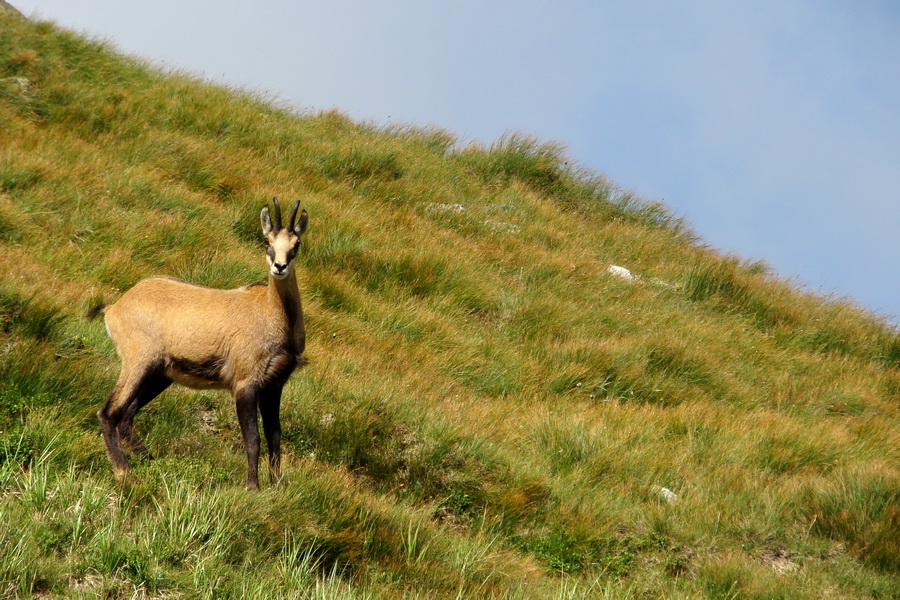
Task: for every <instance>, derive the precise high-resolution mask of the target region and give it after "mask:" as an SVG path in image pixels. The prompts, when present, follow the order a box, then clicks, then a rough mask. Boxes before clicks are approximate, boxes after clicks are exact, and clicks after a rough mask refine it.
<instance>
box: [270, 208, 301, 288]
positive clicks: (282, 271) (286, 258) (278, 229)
mask: <svg viewBox="0 0 900 600" xmlns="http://www.w3.org/2000/svg"><path fill="white" fill-rule="evenodd" d="M272 204H273V205H274V207H275V222H274V224H273V223H272V219H271V218H269V207H268V206H266V207H263V209H262V213H260V215H259V220H260V223H261V224H262V231H263V237H264V239H265V244H266V262H268V263H269V273H270V274H271V275H272V277H274V278H275V279H284V278H285V277H287V276H288V275H289V274H290V273H291V270H292V269H293V268H294V258H295V257H296V256H297V251H298V250H299V249H300V238H302V237H303V233H304V232H305V231H306V224H307V223H308V222H309V215H308V214H307V213H306V209H304V210H303V211H302V212H301V213H300V221H299V222H296V221H297V209H299V208H300V201H299V200H298V201H297V204H295V205H294V210H292V211H291V220H290V224H289V225H288V226H287V227H286V228H285V227H282V225H281V207H280V206H279V205H278V198H272Z"/></svg>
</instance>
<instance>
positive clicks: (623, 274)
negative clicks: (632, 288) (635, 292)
mask: <svg viewBox="0 0 900 600" xmlns="http://www.w3.org/2000/svg"><path fill="white" fill-rule="evenodd" d="M606 272H607V273H609V274H610V275H612V276H614V277H618V278H619V279H624V280H625V281H634V280H635V279H636V277H635V276H634V275H632V274H631V271H629V270H628V269H626V268H625V267H619V266H616V265H609V268H608V269H606Z"/></svg>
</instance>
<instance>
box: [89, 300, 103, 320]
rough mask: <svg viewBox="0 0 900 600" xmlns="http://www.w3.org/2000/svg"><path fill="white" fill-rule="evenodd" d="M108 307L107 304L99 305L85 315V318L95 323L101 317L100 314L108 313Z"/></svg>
mask: <svg viewBox="0 0 900 600" xmlns="http://www.w3.org/2000/svg"><path fill="white" fill-rule="evenodd" d="M106 306H107V305H106V304H98V305H97V306H95V307H94V308H92V309H91V310H89V311H87V312H86V313H84V318H85V319H87V320H88V321H93V320H94V319H96V318H97V317H98V316H100V313H102V312H105V311H106Z"/></svg>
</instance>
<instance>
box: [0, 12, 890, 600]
mask: <svg viewBox="0 0 900 600" xmlns="http://www.w3.org/2000/svg"><path fill="white" fill-rule="evenodd" d="M0 25H2V27H3V32H4V33H3V35H2V36H0V265H2V281H0V596H10V597H31V596H37V597H75V598H91V597H97V596H103V597H127V598H144V597H146V598H149V597H197V598H246V597H264V596H265V597H272V596H277V597H285V598H397V597H410V598H414V597H421V598H426V597H427V598H433V597H437V598H471V597H508V598H638V597H660V598H685V597H686V598H722V597H728V598H770V597H771V598H777V597H784V598H819V597H835V598H850V597H892V596H896V595H897V594H898V593H900V591H898V590H900V588H898V586H897V583H896V582H897V578H896V574H897V571H898V568H900V566H898V556H900V549H898V547H897V535H896V532H897V530H898V527H900V524H898V512H897V509H896V506H897V504H898V502H900V498H898V495H897V490H898V489H900V485H898V479H897V477H898V476H897V469H896V465H897V464H900V445H898V444H897V431H898V429H897V427H898V404H897V402H896V400H897V398H898V397H900V343H898V339H900V338H898V332H897V331H896V330H895V329H892V328H890V327H888V326H887V325H886V324H885V323H883V322H881V321H880V320H878V319H877V318H875V317H873V316H872V315H870V314H868V313H866V312H865V311H864V310H861V309H860V308H858V307H856V306H854V305H853V304H852V303H851V302H849V301H846V300H842V299H834V298H823V297H820V296H818V295H815V294H809V293H806V292H804V291H803V290H801V289H798V287H797V285H796V284H795V283H794V282H790V281H784V280H781V279H779V278H778V277H776V276H774V275H773V274H771V273H770V272H768V270H767V269H766V268H765V266H764V265H760V264H751V263H747V262H746V261H742V260H740V259H736V258H734V257H721V256H718V255H716V254H715V253H713V252H711V251H709V250H708V249H706V248H704V247H703V246H701V245H698V243H697V240H695V239H694V237H693V235H692V234H691V233H690V231H689V229H688V228H687V227H686V226H685V224H684V223H683V222H682V221H681V220H679V219H678V218H676V217H675V216H673V215H671V214H670V213H669V212H668V211H667V210H665V208H664V207H662V206H660V205H657V204H654V203H652V202H646V201H644V200H642V199H640V198H637V197H635V196H634V195H632V194H629V193H627V192H624V191H622V190H620V189H618V188H617V187H616V186H615V185H614V184H613V183H612V182H610V181H609V180H608V179H606V178H605V177H603V176H600V175H597V174H594V173H590V172H587V171H585V170H583V169H581V168H579V167H578V166H575V165H574V163H571V162H570V161H569V159H568V158H567V157H566V156H565V152H564V149H563V148H561V147H560V146H558V145H555V144H546V143H542V142H540V141H538V140H535V139H534V138H531V137H529V136H527V135H520V134H511V135H507V136H504V137H503V138H501V139H500V140H498V141H497V142H496V143H494V144H492V145H490V146H489V147H463V146H461V145H460V144H459V142H458V140H457V139H456V138H455V137H454V136H453V135H451V134H449V133H447V132H444V131H440V130H435V129H419V128H414V127H401V128H389V129H381V128H379V127H377V126H375V125H371V124H359V123H355V122H353V121H352V120H350V119H349V118H347V117H346V116H344V115H342V114H340V113H338V112H335V111H332V112H326V113H321V114H301V113H298V112H296V111H295V110H293V109H290V108H289V107H285V106H281V105H278V104H277V103H273V102H271V101H270V100H268V99H265V98H259V97H257V96H254V95H253V94H248V93H245V92H241V91H236V90H229V89H225V88H221V87H216V86H212V85H210V84H207V83H204V82H200V81H196V80H194V79H192V78H190V77H187V76H184V75H181V74H172V73H163V72H159V71H157V70H153V69H150V68H148V67H146V66H145V65H143V64H141V63H140V62H139V61H135V60H133V59H127V58H123V57H121V56H117V55H115V54H114V53H111V52H110V51H109V50H108V48H106V47H105V46H104V45H103V44H100V43H95V42H92V41H86V40H84V39H82V38H79V37H78V36H75V35H72V34H69V33H66V32H61V31H59V30H58V29H56V28H55V27H53V26H52V25H48V24H41V23H27V22H19V21H16V20H13V19H11V18H10V17H8V16H7V15H5V14H2V13H0ZM10 77H13V78H26V79H27V80H28V81H29V86H27V90H26V89H23V88H22V87H21V86H20V85H19V84H18V83H15V82H12V83H10V82H9V81H8V78H10ZM272 196H278V197H279V198H280V199H282V200H283V201H285V200H286V201H293V200H295V199H299V200H302V202H303V205H304V207H305V208H306V209H307V210H308V211H309V213H310V220H311V225H310V231H309V235H308V236H307V238H306V239H305V240H304V248H303V250H302V253H301V257H300V260H299V265H300V267H299V268H300V272H299V274H300V286H301V294H302V297H303V299H304V308H305V314H306V319H307V326H308V332H309V344H308V348H307V355H308V358H309V365H308V366H306V367H305V368H304V369H303V370H302V371H300V372H298V373H297V374H295V376H294V377H293V379H292V380H291V381H290V383H289V384H288V386H287V387H286V389H285V400H284V405H283V410H282V417H283V423H284V434H283V436H284V452H285V466H284V471H285V476H284V480H283V481H282V482H281V483H280V484H277V485H276V484H274V483H272V482H270V481H269V479H268V477H267V472H266V469H265V468H263V470H262V482H263V490H262V491H261V492H260V493H258V494H252V493H247V492H245V491H244V490H243V489H242V487H241V485H240V481H241V479H242V476H243V470H244V468H245V466H244V461H245V459H244V457H243V453H242V448H241V441H240V433H239V427H238V424H237V418H236V416H235V411H234V407H233V406H232V404H231V401H230V399H229V398H228V397H227V395H226V394H223V393H216V392H194V391H190V390H184V389H175V388H173V389H171V390H169V391H167V392H166V393H164V394H163V395H162V396H160V397H159V398H158V399H156V400H155V401H154V402H153V403H151V404H150V405H148V406H147V407H146V408H145V409H144V410H143V411H142V412H141V413H140V415H139V416H138V419H137V424H136V427H137V429H138V430H139V432H140V434H141V435H142V437H143V438H144V439H145V440H146V442H147V444H148V446H149V448H150V450H151V451H152V452H153V454H154V455H155V456H156V457H157V458H156V460H154V461H149V462H148V461H135V468H134V471H133V477H131V478H130V479H129V480H127V481H125V482H124V483H119V482H117V481H116V480H115V479H114V478H113V476H112V473H111V472H110V469H109V465H108V461H107V458H106V452H105V449H104V446H103V442H102V439H101V438H100V436H99V431H98V426H97V422H96V416H95V415H96V411H97V409H98V408H99V406H100V405H101V404H102V402H103V400H104V398H105V397H106V395H107V394H108V393H109V391H110V389H111V388H112V385H113V383H114V382H115V379H116V376H117V373H118V363H117V360H116V356H115V351H114V348H113V345H112V343H111V341H110V340H109V338H108V337H107V335H106V332H105V330H104V328H103V326H102V324H101V323H100V322H87V321H85V320H83V318H82V316H83V314H84V313H85V311H86V310H88V309H89V308H91V307H93V306H95V305H96V304H97V303H99V302H112V301H115V299H116V298H117V297H118V296H119V295H120V294H121V293H122V292H123V291H124V290H126V289H127V288H128V287H130V286H131V285H133V284H134V283H136V282H137V281H140V280H141V279H142V278H144V277H147V276H149V275H152V274H163V275H170V276H175V277H180V278H183V279H186V280H188V281H191V282H194V283H197V284H201V285H208V286H213V287H222V288H229V287H237V286H240V285H245V284H248V283H252V282H254V281H259V280H263V279H264V277H265V263H264V259H263V255H262V251H261V247H260V240H261V236H260V232H259V210H260V207H261V206H262V205H263V204H264V203H265V202H266V201H267V200H268V199H270V198H271V197H272ZM611 264H615V265H620V266H625V267H626V268H628V269H629V270H630V271H631V272H632V273H634V274H635V275H636V276H637V278H636V279H634V280H631V281H625V280H622V279H618V278H616V277H614V276H613V275H611V274H610V273H609V272H608V267H609V266H610V265H611ZM663 488H665V489H666V490H669V491H670V493H671V494H674V500H673V499H672V497H671V496H668V495H666V494H663V493H662V491H661V490H662V489H663Z"/></svg>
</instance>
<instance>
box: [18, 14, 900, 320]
mask: <svg viewBox="0 0 900 600" xmlns="http://www.w3.org/2000/svg"><path fill="white" fill-rule="evenodd" d="M12 4H13V5H14V6H16V7H17V8H19V9H20V10H21V11H22V12H23V13H25V14H26V15H27V16H32V17H39V18H42V19H48V20H52V21H56V22H57V23H59V24H60V25H63V26H66V27H69V28H71V29H75V30H78V31H83V32H87V33H89V34H91V35H93V36H95V37H101V38H106V39H108V40H110V41H111V42H113V43H114V44H115V45H116V46H117V47H118V48H119V49H121V50H123V51H125V52H128V53H130V54H135V55H139V56H141V57H143V58H146V59H148V60H150V61H151V62H154V63H157V64H161V65H165V66H168V67H172V68H177V69H182V70H185V71H189V72H192V73H196V74H201V75H204V76H206V77H209V78H211V79H215V80H219V81H224V82H227V83H230V84H233V85H236V86H241V87H246V88H250V89H255V90H260V91H265V92H268V93H269V94H271V96H272V97H273V98H277V99H281V100H285V101H288V102H290V103H292V104H294V105H296V106H298V107H301V108H309V109H327V108H332V107H336V108H338V109H340V110H341V111H343V112H346V113H348V114H349V115H351V116H352V117H354V118H358V119H366V120H371V121H374V122H376V123H379V124H385V125H387V124H395V123H413V124H418V125H429V124H430V125H436V126H439V127H442V128H444V129H447V130H448V131H450V132H452V133H454V134H456V135H457V136H459V137H460V138H461V139H462V140H464V141H482V142H490V141H491V140H494V139H496V138H498V137H500V136H501V135H502V134H504V133H506V132H509V131H519V132H525V133H531V134H534V135H536V136H537V137H539V138H541V139H543V140H547V141H556V142H560V143H561V144H563V145H564V146H565V147H566V148H568V155H569V156H570V158H571V159H572V160H573V161H575V162H576V163H579V164H581V165H583V166H586V167H588V168H590V169H593V170H595V171H598V172H601V173H604V174H606V175H607V176H609V177H610V178H611V179H612V180H614V181H616V182H617V183H618V184H619V185H620V186H621V187H622V188H624V189H627V190H632V191H635V192H637V193H638V194H640V195H642V196H645V197H647V198H650V199H654V200H662V201H663V202H664V203H665V204H667V205H668V206H669V207H671V208H672V210H673V211H674V212H675V213H676V214H678V215H680V216H684V217H686V218H687V220H688V221H689V222H690V223H691V224H692V226H693V228H694V229H695V231H697V233H699V234H700V236H701V237H702V238H703V239H704V240H705V241H706V242H707V243H709V244H710V245H711V246H713V247H716V248H719V249H720V250H722V251H723V252H728V253H734V254H738V255H741V256H744V257H746V258H748V259H752V260H763V261H765V262H767V263H768V264H769V265H770V266H772V267H773V268H774V269H775V270H776V271H777V272H778V273H780V274H782V275H784V276H788V277H794V278H796V281H797V283H798V284H802V285H804V286H806V287H807V288H809V289H812V290H818V291H822V292H824V293H833V294H836V295H839V296H850V297H852V298H854V299H856V301H858V302H859V303H860V304H862V305H864V306H867V307H868V308H870V309H872V310H874V311H876V312H877V313H879V314H881V315H885V316H891V317H893V318H894V321H895V322H896V321H897V319H896V315H900V268H898V266H897V260H898V258H900V235H898V233H897V232H898V231H900V3H897V2H895V1H893V0H890V1H876V0H861V1H860V2H852V3H849V2H837V1H830V0H818V1H813V0H796V1H790V0H787V1H770V0H759V1H755V2H721V1H711V0H699V1H695V2H671V1H640V0H636V1H616V2H601V1H597V0H595V1H590V2H588V1H582V2H578V1H558V2H549V1H544V2H538V1H532V0H519V1H515V2H513V1H507V0H499V1H494V2H486V1H484V0H482V1H468V0H461V1H457V2H453V1H450V2H447V1H445V2H440V3H438V2H427V1H421V0H420V1H412V0H382V1H381V2H377V3H370V2H349V1H346V0H332V1H330V2H315V3H313V2H304V1H298V0H261V1H257V2H253V3H250V2H246V1H243V2H233V1H231V0H217V1H211V0H197V1H190V0H178V1H175V0H156V1H154V2H146V1H142V2H136V1H133V0H120V1H118V2H115V3H112V2H106V1H101V0H81V1H78V2H73V1H72V0H12Z"/></svg>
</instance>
